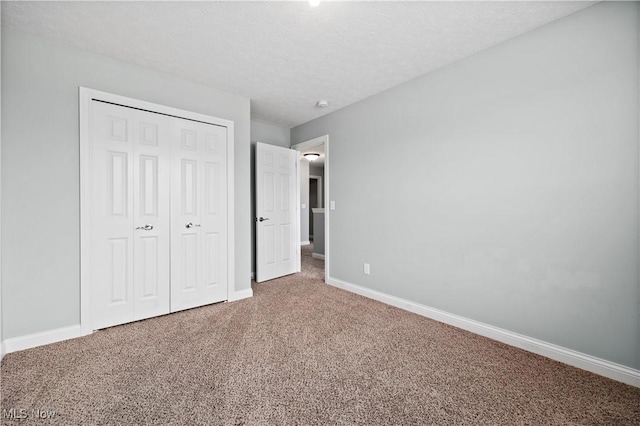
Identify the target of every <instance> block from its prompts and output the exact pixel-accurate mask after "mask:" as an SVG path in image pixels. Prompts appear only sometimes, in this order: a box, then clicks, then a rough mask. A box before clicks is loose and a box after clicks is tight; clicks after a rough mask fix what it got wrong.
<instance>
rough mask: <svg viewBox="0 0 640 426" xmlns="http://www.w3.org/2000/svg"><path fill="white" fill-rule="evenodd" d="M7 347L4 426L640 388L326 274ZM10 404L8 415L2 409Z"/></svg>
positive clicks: (508, 414)
mask: <svg viewBox="0 0 640 426" xmlns="http://www.w3.org/2000/svg"><path fill="white" fill-rule="evenodd" d="M303 261H304V272H303V273H301V274H296V275H292V276H289V277H285V278H281V279H278V280H274V281H270V282H267V283H262V284H257V285H256V284H254V286H253V289H254V292H255V293H254V297H253V298H251V299H247V300H242V301H238V302H232V303H223V304H218V305H212V306H207V307H203V308H197V309H192V310H189V311H185V312H180V313H177V314H172V315H167V316H164V317H159V318H154V319H151V320H146V321H140V322H137V323H133V324H128V325H123V326H119V327H113V328H110V329H106V330H102V331H99V332H97V333H94V334H93V335H91V336H87V337H83V338H79V339H75V340H70V341H66V342H60V343H57V344H53V345H48V346H44V347H39V348H34V349H30V350H27V351H23V352H17V353H12V354H9V355H7V356H6V357H5V358H4V360H3V361H2V378H1V380H2V382H1V384H2V408H3V410H9V409H11V408H16V409H24V410H27V411H26V412H27V413H29V414H31V410H32V409H41V410H45V411H46V410H52V411H55V412H56V415H55V416H54V417H53V418H52V419H48V420H35V419H34V418H33V417H29V418H27V419H26V420H21V421H17V420H16V421H10V420H6V419H5V420H4V424H13V425H15V424H20V425H23V424H61V425H71V424H99V425H102V424H104V425H107V424H112V425H120V424H176V425H195V424H219V425H284V424H299V425H334V424H360V425H387V424H390V425H423V424H455V425H459V424H482V425H484V424H509V425H510V424H530V425H541V424H563V425H564V424H607V425H631V424H636V425H638V424H640V389H638V388H634V387H631V386H627V385H624V384H621V383H618V382H615V381H613V380H609V379H606V378H603V377H600V376H596V375H594V374H591V373H588V372H585V371H582V370H578V369H576V368H573V367H570V366H567V365H564V364H560V363H557V362H554V361H551V360H549V359H546V358H543V357H541V356H538V355H534V354H531V353H528V352H525V351H522V350H519V349H515V348H512V347H509V346H507V345H504V344H501V343H498V342H495V341H492V340H489V339H486V338H483V337H480V336H477V335H474V334H471V333H469V332H466V331H463V330H459V329H456V328H454V327H450V326H447V325H443V324H441V323H438V322H435V321H431V320H429V319H426V318H423V317H420V316H417V315H414V314H411V313H408V312H404V311H402V310H399V309H396V308H393V307H389V306H386V305H384V304H381V303H378V302H375V301H371V300H368V299H366V298H364V297H360V296H357V295H353V294H350V293H348V292H345V291H342V290H339V289H336V288H333V287H330V286H327V285H325V284H323V283H322V277H323V271H322V263H323V262H322V261H319V260H316V259H312V258H311V256H310V252H309V250H308V248H307V250H305V253H304V256H303ZM3 412H4V413H5V414H6V413H7V411H3Z"/></svg>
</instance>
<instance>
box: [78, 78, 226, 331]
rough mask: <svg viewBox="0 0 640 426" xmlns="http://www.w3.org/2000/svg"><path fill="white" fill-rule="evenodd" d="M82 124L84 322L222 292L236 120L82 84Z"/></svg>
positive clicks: (113, 321)
mask: <svg viewBox="0 0 640 426" xmlns="http://www.w3.org/2000/svg"><path fill="white" fill-rule="evenodd" d="M192 117H195V119H194V118H192ZM81 127H82V131H83V134H82V135H81V154H82V155H81V157H82V158H81V162H82V163H83V164H82V173H81V174H82V177H81V186H82V196H81V198H82V200H81V204H82V220H81V222H82V231H83V237H82V256H81V257H82V260H81V262H82V268H83V273H82V277H81V280H82V284H81V287H82V289H81V290H82V293H83V297H82V313H83V318H82V320H81V321H82V323H83V327H85V328H87V327H88V328H91V329H93V330H96V329H100V328H104V327H110V326H113V325H117V324H123V323H126V322H130V321H137V320H141V319H145V318H149V317H153V316H158V315H163V314H167V313H170V312H175V311H179V310H183V309H189V308H193V307H196V306H201V305H205V304H210V303H215V302H220V301H224V300H227V299H228V293H229V291H228V290H229V284H230V282H229V270H230V269H233V268H230V267H229V262H230V260H231V259H230V258H229V256H228V254H229V249H230V245H229V238H230V235H229V229H230V224H229V222H230V221H229V216H230V214H229V210H230V207H231V208H232V204H231V205H230V204H229V202H230V199H232V193H233V189H232V187H231V185H230V181H231V182H232V179H229V172H230V170H229V169H230V167H229V161H230V159H229V153H230V151H231V149H230V147H231V148H232V136H231V135H232V132H233V123H232V122H229V121H226V120H221V119H216V118H213V117H207V116H201V115H199V114H194V113H189V112H186V111H180V110H175V109H172V108H167V107H162V106H159V105H153V104H148V103H146V102H142V101H136V100H132V99H128V98H122V97H118V96H116V95H110V94H105V93H102V92H97V91H92V90H89V89H81ZM230 134H231V135H230ZM231 211H232V210H231Z"/></svg>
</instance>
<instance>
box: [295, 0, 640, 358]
mask: <svg viewBox="0 0 640 426" xmlns="http://www.w3.org/2000/svg"><path fill="white" fill-rule="evenodd" d="M638 17H639V13H638V4H637V3H630V2H629V3H625V2H620V3H616V2H612V3H609V2H604V3H599V4H597V5H595V6H593V7H590V8H588V9H585V10H584V11H581V12H578V13H577V14H575V15H572V16H569V17H567V18H564V19H561V20H559V21H556V22H553V23H551V24H549V25H546V26H544V27H541V28H539V29H536V30H534V31H532V32H529V33H527V34H524V35H523V36H520V37H517V38H515V39H512V40H510V41H508V42H505V43H503V44H500V45H498V46H495V47H493V48H490V49H488V50H485V51H483V52H481V53H479V54H476V55H474V56H472V57H470V58H467V59H464V60H461V61H459V62H456V63H454V64H451V65H449V66H447V67H444V68H442V69H440V70H437V71H435V72H432V73H430V74H427V75H424V76H422V77H420V78H417V79H415V80H413V81H411V82H408V83H406V84H404V85H401V86H399V87H396V88H394V89H392V90H389V91H386V92H384V93H381V94H379V95H376V96H373V97H371V98H368V99H366V100H364V101H361V102H359V103H357V104H354V105H352V106H350V107H347V108H344V109H342V110H340V111H337V112H335V113H332V114H329V115H326V116H324V117H322V118H319V119H317V120H314V121H311V122H309V123H306V124H304V125H302V126H299V127H296V128H294V129H292V135H291V139H292V143H296V142H299V141H303V140H308V139H311V138H313V137H317V136H320V135H323V134H327V133H328V134H329V137H330V140H331V152H330V156H331V158H330V160H331V177H330V180H331V182H330V183H329V184H330V187H331V199H332V200H335V201H336V207H337V209H336V210H335V211H331V230H330V232H331V235H330V237H331V240H330V244H331V248H330V249H331V270H330V276H331V277H332V278H337V279H341V280H344V281H347V282H350V283H353V284H357V285H360V286H364V287H367V288H370V289H373V290H377V291H381V292H384V293H387V294H391V295H394V296H398V297H401V298H405V299H409V300H411V301H415V302H417V303H421V304H424V305H427V306H431V307H435V308H438V309H442V310H444V311H447V312H450V313H453V314H457V315H461V316H464V317H467V318H471V319H474V320H477V321H481V322H483V323H486V324H490V325H493V326H497V327H501V328H503V329H507V330H511V331H514V332H517V333H522V334H524V335H527V336H531V337H534V338H537V339H541V340H543V341H547V342H550V343H554V344H557V345H560V346H563V347H566V348H570V349H573V350H577V351H579V352H582V353H586V354H589V355H592V356H595V357H599V358H602V359H605V360H609V361H612V362H616V363H619V364H622V365H625V366H629V367H632V368H636V369H637V368H640V354H639V350H640V341H639V338H640V326H639V324H640V318H639V301H640V295H639V285H638V278H639V277H638V260H639V250H638V243H639V241H638V230H639V229H638V225H639V224H638V221H639V211H638V201H639V200H638V192H639V182H638V173H639V166H638V162H639V161H638V158H639V142H638V138H639V130H638V126H639V123H638V121H639V119H638V116H639V108H638V99H639V93H638V81H639V70H638V59H639V58H638V47H639V46H638V38H639V37H638V35H639V32H638V30H639V28H638ZM363 212H372V213H373V214H363ZM372 230H375V232H372ZM363 262H368V263H370V264H371V275H370V276H366V275H363V273H362V264H363Z"/></svg>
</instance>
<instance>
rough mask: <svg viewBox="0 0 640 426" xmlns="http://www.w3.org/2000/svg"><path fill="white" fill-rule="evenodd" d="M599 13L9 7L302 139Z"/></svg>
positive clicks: (361, 7)
mask: <svg viewBox="0 0 640 426" xmlns="http://www.w3.org/2000/svg"><path fill="white" fill-rule="evenodd" d="M591 4H593V3H592V2H577V1H569V2H561V1H554V2H528V1H520V2H505V1H501V2H457V1H445V2H421V1H417V2H415V1H414V2H399V1H395V2H330V1H324V2H322V3H321V4H320V6H319V7H317V8H312V7H311V6H309V4H308V3H307V2H306V1H299V2H298V1H294V2H292V1H285V2H271V1H262V2H238V1H216V2H125V1H122V2H56V1H46V2H6V1H3V2H2V25H3V26H7V27H10V28H16V29H20V30H23V31H26V32H30V33H35V34H39V35H42V36H44V37H48V38H52V39H55V40H58V41H60V42H62V43H65V44H69V45H72V46H76V47H80V48H83V49H86V50H90V51H93V52H97V53H101V54H104V55H107V56H110V57H113V58H116V59H119V60H121V61H125V62H129V63H133V64H138V65H141V66H144V67H148V68H152V69H156V70H158V71H162V72H166V73H170V74H174V75H178V76H181V77H184V78H186V79H189V80H192V81H196V82H199V83H202V84H206V85H210V86H214V87H217V88H220V89H222V90H225V91H227V92H231V93H235V94H238V95H242V96H244V97H248V98H251V100H252V102H251V114H252V117H254V118H257V119H260V120H263V121H267V122H271V123H274V124H279V125H283V126H286V127H293V126H295V125H298V124H302V123H304V122H306V121H309V120H311V119H314V118H316V117H319V116H321V115H324V114H327V113H329V112H332V111H335V110H336V109H339V108H342V107H345V106H347V105H349V104H352V103H354V102H357V101H359V100H361V99H364V98H366V97H368V96H371V95H373V94H376V93H379V92H381V91H383V90H386V89H389V88H391V87H393V86H396V85H398V84H401V83H403V82H406V81H408V80H410V79H412V78H415V77H417V76H419V75H422V74H424V73H426V72H429V71H431V70H434V69H436V68H439V67H442V66H444V65H446V64H449V63H452V62H454V61H456V60H459V59H461V58H464V57H467V56H470V55H472V54H474V53H476V52H478V51H480V50H482V49H486V48H487V47H490V46H493V45H495V44H497V43H500V42H502V41H505V40H508V39H510V38H513V37H515V36H517V35H519V34H522V33H524V32H526V31H529V30H531V29H533V28H536V27H539V26H541V25H544V24H546V23H548V22H551V21H553V20H556V19H559V18H561V17H563V16H566V15H569V14H571V13H573V12H576V11H577V10H580V9H583V8H585V7H587V6H589V5H591ZM320 99H326V100H328V101H329V102H330V106H329V107H328V108H324V109H320V108H317V107H315V103H316V102H317V101H318V100H320Z"/></svg>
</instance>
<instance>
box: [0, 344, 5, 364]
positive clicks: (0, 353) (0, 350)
mask: <svg viewBox="0 0 640 426" xmlns="http://www.w3.org/2000/svg"><path fill="white" fill-rule="evenodd" d="M4 354H5V350H4V340H3V341H2V342H0V361H2V358H4Z"/></svg>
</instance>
